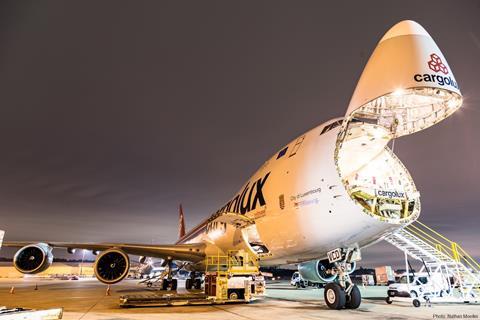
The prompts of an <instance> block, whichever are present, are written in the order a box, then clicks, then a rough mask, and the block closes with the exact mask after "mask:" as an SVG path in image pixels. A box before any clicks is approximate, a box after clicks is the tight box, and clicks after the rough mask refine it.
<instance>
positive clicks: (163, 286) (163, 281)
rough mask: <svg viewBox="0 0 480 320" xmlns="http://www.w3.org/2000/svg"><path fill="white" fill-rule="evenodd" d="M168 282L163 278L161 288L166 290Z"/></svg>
mask: <svg viewBox="0 0 480 320" xmlns="http://www.w3.org/2000/svg"><path fill="white" fill-rule="evenodd" d="M169 284H170V281H169V280H168V279H163V280H162V290H167V289H168V285H169Z"/></svg>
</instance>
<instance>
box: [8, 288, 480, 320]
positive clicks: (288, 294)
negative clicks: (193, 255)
mask: <svg viewBox="0 0 480 320" xmlns="http://www.w3.org/2000/svg"><path fill="white" fill-rule="evenodd" d="M35 284H37V285H38V290H35ZM182 285H183V281H180V282H179V287H181V286H182ZM12 286H14V288H15V290H14V293H13V294H11V293H10V290H11V287H12ZM182 291H183V292H186V291H184V289H183V290H182V289H179V293H181V292H182ZM360 291H361V293H362V296H363V300H362V305H361V306H360V308H358V309H356V310H340V311H337V310H330V309H328V307H327V306H326V305H325V302H324V301H323V289H295V288H293V287H291V286H290V285H289V284H288V283H287V282H286V281H284V282H274V283H267V295H266V297H264V298H263V299H261V300H257V301H254V302H251V303H249V304H229V305H214V306H182V307H143V308H121V307H119V298H120V296H122V295H137V294H152V291H149V290H148V289H146V288H145V286H143V285H139V284H138V282H137V281H134V280H125V281H122V282H121V283H119V284H116V285H114V286H112V287H111V295H109V296H107V295H106V286H105V285H103V284H101V283H100V282H98V281H96V280H93V279H91V280H47V279H42V280H38V279H0V306H3V305H5V306H7V307H24V308H32V309H46V308H58V307H63V308H64V316H63V319H78V320H79V319H84V320H87V319H92V320H96V319H102V320H113V319H121V320H124V319H189V320H190V319H200V320H201V319H222V320H224V319H228V320H236V319H262V320H265V319H275V320H283V319H350V318H355V319H357V318H358V319H370V320H373V319H454V318H456V319H479V318H480V304H463V303H460V304H432V306H431V307H427V306H424V305H422V306H421V307H419V308H414V307H413V306H412V305H411V303H406V302H403V303H397V302H394V303H393V304H391V305H388V304H386V302H385V297H386V287H365V288H362V287H360Z"/></svg>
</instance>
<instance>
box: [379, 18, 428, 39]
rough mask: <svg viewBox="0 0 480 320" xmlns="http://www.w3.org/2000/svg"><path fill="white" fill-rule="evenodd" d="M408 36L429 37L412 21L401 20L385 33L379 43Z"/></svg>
mask: <svg viewBox="0 0 480 320" xmlns="http://www.w3.org/2000/svg"><path fill="white" fill-rule="evenodd" d="M408 35H421V36H427V37H430V35H429V34H428V32H427V31H426V30H425V29H424V28H423V27H422V26H421V25H420V24H418V23H417V22H415V21H412V20H403V21H400V22H399V23H397V24H396V25H394V26H393V27H391V28H390V30H388V31H387V33H385V35H384V36H383V38H382V39H381V40H380V42H383V41H385V40H388V39H391V38H395V37H400V36H408Z"/></svg>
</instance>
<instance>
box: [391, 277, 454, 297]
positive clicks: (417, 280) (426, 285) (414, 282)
mask: <svg viewBox="0 0 480 320" xmlns="http://www.w3.org/2000/svg"><path fill="white" fill-rule="evenodd" d="M408 282H409V283H407V274H406V273H404V274H402V276H401V277H400V280H399V282H397V283H393V284H391V285H390V286H389V287H388V291H387V294H388V296H389V297H410V298H414V299H415V298H417V297H423V296H426V295H429V296H440V297H441V296H443V295H444V294H445V293H446V292H448V290H449V288H450V287H449V285H448V279H447V278H446V277H445V276H444V275H443V274H441V273H431V274H428V273H427V272H421V273H415V274H414V275H413V274H409V276H408Z"/></svg>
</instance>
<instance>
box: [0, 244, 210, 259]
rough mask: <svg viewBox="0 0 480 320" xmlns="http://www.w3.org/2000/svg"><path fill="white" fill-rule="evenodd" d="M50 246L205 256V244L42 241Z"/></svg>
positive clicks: (194, 257)
mask: <svg viewBox="0 0 480 320" xmlns="http://www.w3.org/2000/svg"><path fill="white" fill-rule="evenodd" d="M34 243H35V242H24V241H5V242H4V243H3V246H4V247H24V246H26V245H29V244H34ZM44 243H46V244H48V245H49V246H51V247H52V248H71V249H86V250H98V251H104V250H108V249H111V248H116V249H121V250H123V251H125V253H127V254H133V255H138V256H147V257H155V258H163V259H167V258H170V259H172V260H181V261H190V262H199V261H201V260H203V259H204V258H205V244H203V243H192V244H169V245H152V244H127V243H69V242H44Z"/></svg>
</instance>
